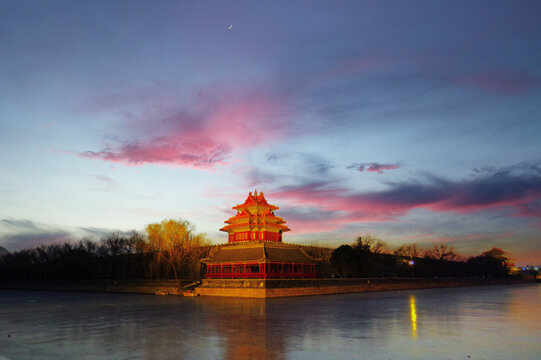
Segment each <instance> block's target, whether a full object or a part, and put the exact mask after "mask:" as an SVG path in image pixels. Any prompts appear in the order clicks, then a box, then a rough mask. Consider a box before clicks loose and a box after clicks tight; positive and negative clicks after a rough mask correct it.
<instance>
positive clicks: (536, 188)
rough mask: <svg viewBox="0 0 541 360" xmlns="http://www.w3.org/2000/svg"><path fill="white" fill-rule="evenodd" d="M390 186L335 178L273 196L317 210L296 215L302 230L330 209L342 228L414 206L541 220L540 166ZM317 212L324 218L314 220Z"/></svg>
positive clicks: (388, 216) (281, 190) (391, 215)
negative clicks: (364, 186)
mask: <svg viewBox="0 0 541 360" xmlns="http://www.w3.org/2000/svg"><path fill="white" fill-rule="evenodd" d="M387 186H388V189H385V190H382V191H375V192H356V191H354V190H353V189H350V188H347V187H338V186H336V181H320V182H310V183H305V184H300V185H298V186H287V187H282V188H279V189H278V190H277V191H276V192H274V193H272V194H271V198H277V199H280V200H281V201H284V202H286V203H288V204H292V205H295V206H299V207H308V208H312V209H317V211H312V212H311V216H310V218H309V219H303V218H301V217H298V218H297V219H293V221H295V220H297V221H298V223H299V226H300V227H301V228H304V227H305V226H304V222H306V223H307V224H308V225H309V223H311V222H314V220H319V221H328V220H329V216H328V214H329V213H333V214H336V216H334V218H333V219H332V223H333V224H334V226H335V228H341V227H344V226H346V225H348V224H350V223H357V222H387V221H394V220H396V218H398V217H401V216H404V215H406V214H407V213H408V212H409V211H411V210H413V209H416V208H423V209H426V210H429V211H433V212H455V213H460V214H469V213H474V212H479V211H485V210H494V209H498V210H501V209H509V210H511V211H510V212H509V216H519V217H534V218H538V219H539V218H541V211H539V209H540V208H541V206H540V205H539V204H541V168H540V167H539V166H537V165H532V164H528V163H520V164H517V165H514V166H510V167H506V168H500V169H495V170H491V171H487V172H485V173H482V174H480V175H477V176H476V177H472V178H468V179H464V180H460V181H452V180H446V179H442V178H440V177H437V176H433V175H428V176H427V179H426V180H425V181H424V182H420V181H410V182H393V183H387ZM317 214H320V215H321V216H320V217H319V218H317V219H316V217H317V216H316V215H317Z"/></svg>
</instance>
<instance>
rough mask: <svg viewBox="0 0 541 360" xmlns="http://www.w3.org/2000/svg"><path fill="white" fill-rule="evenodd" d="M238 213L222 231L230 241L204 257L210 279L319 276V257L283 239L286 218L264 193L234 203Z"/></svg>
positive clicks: (203, 260) (287, 229) (228, 221)
mask: <svg viewBox="0 0 541 360" xmlns="http://www.w3.org/2000/svg"><path fill="white" fill-rule="evenodd" d="M233 209H234V210H237V214H236V215H235V216H233V217H231V218H229V219H228V220H226V221H225V223H226V224H227V225H226V226H224V227H223V228H221V229H220V230H221V231H225V232H227V233H228V244H225V245H221V246H219V247H216V249H215V251H213V253H211V255H210V256H209V257H208V258H206V259H202V260H201V261H202V262H203V263H204V264H206V272H205V276H206V278H208V279H234V278H256V279H269V278H315V277H316V276H317V273H316V263H317V260H316V259H314V258H312V257H310V256H309V255H308V254H307V253H306V252H305V251H304V250H303V249H302V248H301V247H300V246H297V245H293V244H285V243H283V242H282V234H283V233H284V232H286V231H290V229H289V227H287V226H286V225H285V223H286V222H285V221H284V219H282V218H281V217H278V216H276V215H275V214H274V211H275V210H278V207H277V206H274V205H271V204H269V203H268V202H267V200H266V199H265V196H264V195H263V193H262V192H261V193H259V194H258V193H257V191H255V192H254V193H253V194H252V193H251V192H250V194H249V195H248V197H247V198H246V200H245V201H244V203H242V204H240V205H237V206H234V207H233Z"/></svg>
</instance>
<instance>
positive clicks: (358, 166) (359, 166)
mask: <svg viewBox="0 0 541 360" xmlns="http://www.w3.org/2000/svg"><path fill="white" fill-rule="evenodd" d="M399 167H400V166H399V165H396V164H380V163H377V162H370V163H352V164H350V165H348V166H347V169H355V170H358V171H360V172H364V171H368V172H375V173H378V174H383V172H384V171H387V170H395V169H398V168H399Z"/></svg>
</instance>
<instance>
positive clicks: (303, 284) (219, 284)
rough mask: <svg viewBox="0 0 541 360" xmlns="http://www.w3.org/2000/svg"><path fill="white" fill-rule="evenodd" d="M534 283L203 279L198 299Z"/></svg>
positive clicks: (414, 279)
mask: <svg viewBox="0 0 541 360" xmlns="http://www.w3.org/2000/svg"><path fill="white" fill-rule="evenodd" d="M531 282H532V281H531V280H525V279H520V278H501V279H459V278H439V279H437V278H430V279H426V278H413V279H409V278H406V279H403V278H400V279H397V278H384V279H382V278H375V279H269V280H260V279H204V280H203V281H202V284H201V286H199V287H197V288H196V289H195V295H196V296H228V297H251V298H273V297H288V296H309V295H326V294H343V293H356V292H369V291H390V290H410V289H430V288H444V287H458V286H481V285H505V284H523V283H531Z"/></svg>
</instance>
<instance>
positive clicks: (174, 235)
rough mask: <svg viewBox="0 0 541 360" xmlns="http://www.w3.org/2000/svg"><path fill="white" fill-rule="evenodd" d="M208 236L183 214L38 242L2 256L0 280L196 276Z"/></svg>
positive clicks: (206, 254) (206, 252) (207, 245)
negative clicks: (94, 235) (140, 226)
mask: <svg viewBox="0 0 541 360" xmlns="http://www.w3.org/2000/svg"><path fill="white" fill-rule="evenodd" d="M209 251H210V245H209V242H208V241H207V240H206V239H205V237H204V235H203V234H198V233H196V232H195V231H194V228H193V226H192V225H191V224H190V223H188V222H187V221H183V220H164V221H162V222H161V223H159V224H151V225H149V226H148V227H147V229H146V234H145V233H140V232H136V231H133V232H131V233H129V234H121V233H118V232H115V233H111V234H108V235H107V236H105V237H104V238H103V239H101V240H100V241H94V240H92V239H89V238H87V239H82V240H80V241H78V242H76V243H70V242H66V243H63V244H52V245H41V246H39V247H37V248H33V249H27V250H21V251H17V252H14V253H8V254H4V255H2V256H0V280H35V281H47V280H83V279H84V280H93V279H180V278H190V279H198V278H200V277H201V271H202V269H201V264H200V262H199V260H200V259H201V258H202V257H205V256H208V253H209Z"/></svg>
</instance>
